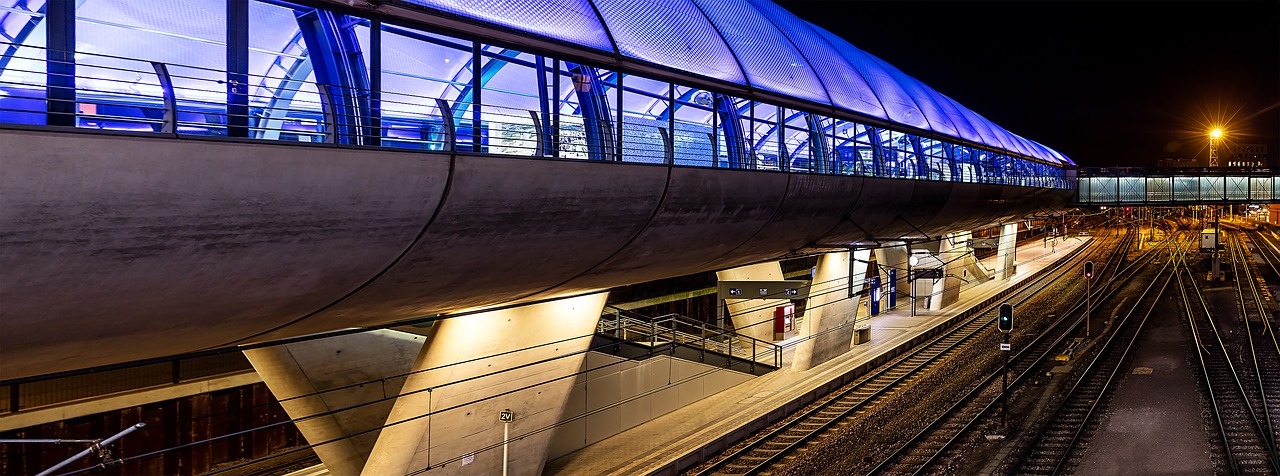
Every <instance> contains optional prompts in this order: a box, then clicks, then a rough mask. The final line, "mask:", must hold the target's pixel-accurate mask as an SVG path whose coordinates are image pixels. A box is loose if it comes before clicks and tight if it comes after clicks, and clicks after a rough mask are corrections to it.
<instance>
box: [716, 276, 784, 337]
mask: <svg viewBox="0 0 1280 476" xmlns="http://www.w3.org/2000/svg"><path fill="white" fill-rule="evenodd" d="M716 279H718V280H720V281H781V280H782V265H781V263H780V262H778V261H769V262H766V263H756V264H750V265H746V266H739V267H737V268H732V269H726V270H724V271H716ZM720 299H724V296H720ZM789 303H791V301H790V300H787V299H725V301H724V306H725V307H727V308H728V311H729V315H728V316H725V317H727V318H729V319H731V320H732V322H733V329H734V331H735V332H737V333H739V334H742V335H745V336H747V337H751V338H755V339H759V340H762V341H765V342H773V340H774V339H773V310H774V308H776V307H778V306H784V305H787V304H789ZM720 305H721V304H720V303H718V302H717V303H716V307H717V308H719V306H720Z"/></svg>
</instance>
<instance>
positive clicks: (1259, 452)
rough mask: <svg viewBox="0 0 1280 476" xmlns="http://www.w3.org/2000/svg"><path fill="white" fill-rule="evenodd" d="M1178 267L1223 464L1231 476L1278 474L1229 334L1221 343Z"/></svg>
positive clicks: (1199, 296)
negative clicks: (1235, 357)
mask: <svg viewBox="0 0 1280 476" xmlns="http://www.w3.org/2000/svg"><path fill="white" fill-rule="evenodd" d="M1233 253H1234V252H1233ZM1180 269H1181V271H1182V272H1181V273H1178V279H1177V281H1178V289H1179V294H1180V295H1181V297H1182V303H1183V308H1184V311H1185V312H1186V315H1187V323H1188V326H1189V328H1190V330H1191V335H1192V339H1193V342H1194V343H1195V346H1194V347H1195V349H1196V352H1195V356H1196V358H1197V361H1198V362H1199V364H1200V367H1199V368H1200V374H1201V377H1202V378H1203V379H1204V388H1205V394H1206V400H1207V401H1208V403H1209V407H1210V408H1209V410H1210V412H1211V417H1212V418H1213V421H1214V423H1215V425H1216V428H1217V430H1218V431H1217V435H1216V438H1215V439H1216V444H1217V445H1220V449H1221V451H1222V454H1221V456H1222V459H1223V462H1222V464H1223V465H1224V466H1226V470H1227V472H1228V473H1229V474H1233V475H1234V474H1277V473H1280V471H1278V470H1277V459H1276V455H1275V453H1274V451H1273V447H1272V446H1271V444H1270V441H1271V438H1270V437H1269V436H1268V430H1267V428H1269V423H1268V422H1266V421H1263V419H1264V418H1265V417H1264V416H1263V415H1262V414H1261V413H1260V409H1259V408H1258V406H1257V405H1256V403H1255V402H1254V401H1251V399H1250V395H1251V390H1250V388H1252V386H1250V385H1247V384H1246V382H1248V380H1247V377H1246V378H1244V379H1242V378H1241V374H1242V371H1243V369H1241V368H1238V367H1239V366H1237V365H1236V363H1235V362H1234V361H1233V360H1234V359H1233V358H1232V349H1231V347H1230V346H1229V345H1228V343H1227V342H1228V340H1230V336H1226V337H1225V338H1226V339H1227V340H1224V336H1223V334H1224V333H1223V332H1221V331H1220V330H1219V328H1218V325H1217V322H1215V321H1216V319H1215V316H1214V315H1213V312H1212V311H1211V310H1210V307H1209V305H1208V303H1207V301H1206V299H1205V297H1204V294H1203V292H1202V291H1201V289H1200V286H1199V284H1197V282H1196V279H1195V277H1194V275H1193V273H1192V271H1191V270H1190V267H1189V266H1187V265H1186V262H1185V260H1184V261H1183V262H1182V267H1181V268H1180ZM1244 321H1246V322H1247V319H1244ZM1254 390H1256V389H1254ZM1255 398H1256V397H1255Z"/></svg>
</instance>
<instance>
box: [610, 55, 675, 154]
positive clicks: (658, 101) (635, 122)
mask: <svg viewBox="0 0 1280 476" xmlns="http://www.w3.org/2000/svg"><path fill="white" fill-rule="evenodd" d="M622 85H623V92H622V106H623V114H622V160H623V161H625V162H644V163H650V164H661V163H666V150H667V147H668V144H667V143H668V142H669V141H670V140H671V136H670V133H671V131H670V129H671V126H670V124H668V122H667V117H666V112H667V108H668V107H669V106H670V101H669V100H668V96H667V94H668V92H669V89H670V87H671V85H670V84H668V83H664V82H659V81H654V80H651V79H647V78H642V77H639V76H624V77H623V78H622Z"/></svg>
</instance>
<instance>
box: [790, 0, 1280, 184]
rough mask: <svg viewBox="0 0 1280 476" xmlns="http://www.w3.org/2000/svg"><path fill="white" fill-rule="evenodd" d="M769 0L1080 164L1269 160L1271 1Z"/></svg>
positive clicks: (1277, 54)
mask: <svg viewBox="0 0 1280 476" xmlns="http://www.w3.org/2000/svg"><path fill="white" fill-rule="evenodd" d="M777 3H778V4H780V5H782V6H783V7H785V8H787V9H788V10H790V11H791V12H792V13H794V14H796V16H799V17H800V18H803V19H805V20H808V21H810V22H812V23H814V24H816V25H818V26H821V27H823V28H825V29H827V30H829V31H831V32H832V33H835V34H837V35H839V36H841V37H843V38H844V39H846V40H848V41H849V42H850V43H852V44H853V45H854V46H857V47H858V48H860V49H862V50H863V51H866V52H868V53H870V54H872V55H875V56H878V57H880V58H882V59H884V60H885V61H887V62H889V63H890V64H892V65H894V66H896V67H898V68H899V69H901V70H902V71H903V72H905V73H907V74H908V75H911V76H913V77H915V78H916V79H919V80H921V81H922V82H924V83H925V84H928V85H929V86H931V87H933V88H934V89H936V90H938V91H939V92H941V93H943V94H945V95H947V96H950V97H951V98H952V99H955V100H956V101H957V102H959V103H960V104H962V105H964V106H966V107H968V108H969V109H972V110H973V111H974V112H977V113H978V114H981V115H982V116H984V117H986V118H987V119H989V120H991V121H993V122H995V123H996V124H999V125H1000V126H1002V127H1004V128H1005V129H1008V130H1010V131H1012V132H1014V133H1017V134H1019V135H1022V136H1023V137H1027V138H1029V139H1031V140H1035V141H1037V142H1040V143H1041V144H1044V145H1046V146H1049V147H1051V148H1054V149H1056V150H1058V151H1059V152H1062V153H1063V154H1065V155H1066V156H1067V157H1070V158H1071V159H1072V160H1074V161H1075V162H1076V163H1078V164H1080V165H1081V166H1108V165H1133V166H1154V165H1155V164H1156V161H1157V160H1159V159H1160V158H1164V157H1201V158H1204V157H1207V156H1208V130H1209V128H1210V124H1211V123H1218V124H1225V128H1224V130H1225V131H1226V134H1227V140H1229V141H1231V143H1241V142H1248V143H1262V144H1267V145H1268V147H1269V151H1268V152H1269V156H1270V158H1271V164H1272V166H1275V165H1276V164H1280V157H1278V156H1280V2H1276V1H1262V2H1238V1H1231V2H1041V1H1036V2H1029V1H1028V2H944V3H939V2H920V1H896V2H879V1H877V2H840V1H794V0H793V1H786V0H777Z"/></svg>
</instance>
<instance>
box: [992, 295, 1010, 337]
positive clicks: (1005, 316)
mask: <svg viewBox="0 0 1280 476" xmlns="http://www.w3.org/2000/svg"><path fill="white" fill-rule="evenodd" d="M996 329H997V330H999V331H1000V332H1005V333H1008V332H1009V331H1012V330H1013V304H1009V303H1007V302H1006V303H1004V304H1001V305H1000V317H999V318H998V319H996Z"/></svg>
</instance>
